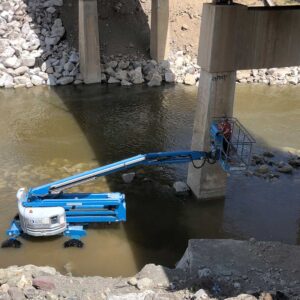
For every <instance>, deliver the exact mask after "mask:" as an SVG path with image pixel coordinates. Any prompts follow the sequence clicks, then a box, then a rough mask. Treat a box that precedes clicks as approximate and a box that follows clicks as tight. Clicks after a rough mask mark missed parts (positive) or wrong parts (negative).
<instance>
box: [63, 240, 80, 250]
mask: <svg viewBox="0 0 300 300" xmlns="http://www.w3.org/2000/svg"><path fill="white" fill-rule="evenodd" d="M83 246H84V244H83V242H82V241H81V240H77V239H71V240H68V241H66V242H64V247H65V248H70V247H77V248H82V247H83Z"/></svg>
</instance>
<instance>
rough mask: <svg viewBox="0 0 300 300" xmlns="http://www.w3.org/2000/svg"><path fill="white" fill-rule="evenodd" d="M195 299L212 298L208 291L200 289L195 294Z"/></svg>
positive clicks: (205, 299) (207, 299)
mask: <svg viewBox="0 0 300 300" xmlns="http://www.w3.org/2000/svg"><path fill="white" fill-rule="evenodd" d="M193 299H194V300H209V299H210V298H209V296H208V295H207V293H206V292H205V290H203V289H200V290H198V291H197V292H196V293H195V294H194V296H193Z"/></svg>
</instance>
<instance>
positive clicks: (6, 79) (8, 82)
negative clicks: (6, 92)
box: [0, 73, 14, 88]
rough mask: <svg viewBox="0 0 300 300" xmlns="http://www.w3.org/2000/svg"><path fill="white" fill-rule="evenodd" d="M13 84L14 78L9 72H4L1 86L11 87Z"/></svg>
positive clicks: (0, 78) (0, 81)
mask: <svg viewBox="0 0 300 300" xmlns="http://www.w3.org/2000/svg"><path fill="white" fill-rule="evenodd" d="M13 86H14V78H13V77H12V76H11V75H9V74H7V73H4V74H3V75H2V76H1V77H0V87H6V88H11V87H13Z"/></svg>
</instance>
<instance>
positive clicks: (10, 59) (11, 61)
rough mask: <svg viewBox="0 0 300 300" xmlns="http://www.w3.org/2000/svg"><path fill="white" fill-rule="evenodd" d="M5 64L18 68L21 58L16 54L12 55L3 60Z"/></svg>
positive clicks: (8, 66)
mask: <svg viewBox="0 0 300 300" xmlns="http://www.w3.org/2000/svg"><path fill="white" fill-rule="evenodd" d="M3 65H4V66H5V67H6V68H13V69H17V68H19V67H20V66H21V60H20V59H18V58H17V57H16V56H15V55H13V56H12V57H8V58H6V59H5V60H4V61H3Z"/></svg>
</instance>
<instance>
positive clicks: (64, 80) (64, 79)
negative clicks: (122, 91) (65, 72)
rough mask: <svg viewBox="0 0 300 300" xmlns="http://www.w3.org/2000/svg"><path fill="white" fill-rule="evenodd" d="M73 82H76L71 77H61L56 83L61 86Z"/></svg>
mask: <svg viewBox="0 0 300 300" xmlns="http://www.w3.org/2000/svg"><path fill="white" fill-rule="evenodd" d="M73 80H74V78H73V77H71V76H67V77H61V78H59V79H58V80H57V81H56V83H57V84H59V85H67V84H70V83H72V82H73Z"/></svg>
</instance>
